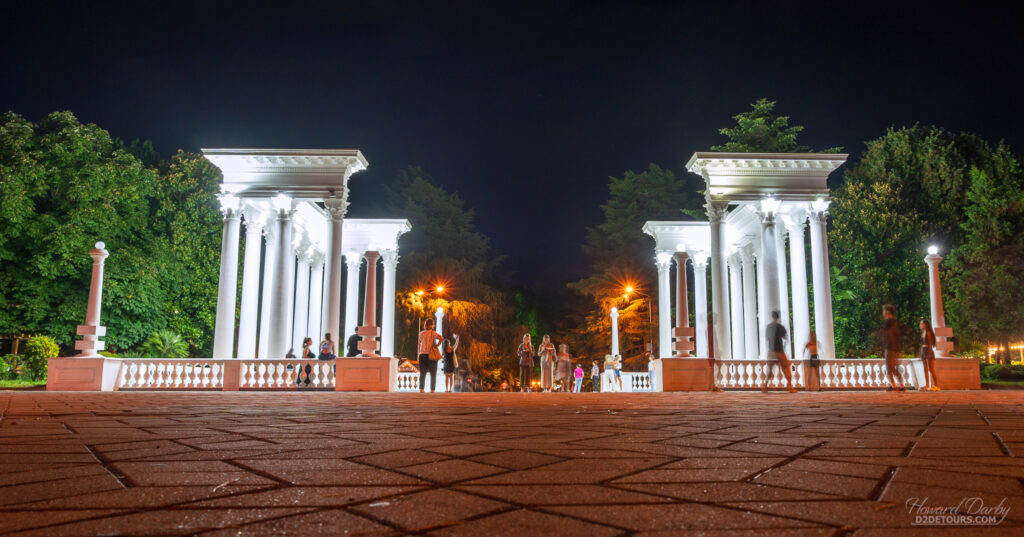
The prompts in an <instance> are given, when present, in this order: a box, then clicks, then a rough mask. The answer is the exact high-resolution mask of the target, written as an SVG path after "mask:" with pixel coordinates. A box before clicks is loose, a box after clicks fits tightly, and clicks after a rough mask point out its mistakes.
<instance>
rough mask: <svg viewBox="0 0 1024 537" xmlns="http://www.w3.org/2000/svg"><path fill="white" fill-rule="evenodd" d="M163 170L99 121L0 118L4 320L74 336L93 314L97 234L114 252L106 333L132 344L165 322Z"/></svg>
mask: <svg viewBox="0 0 1024 537" xmlns="http://www.w3.org/2000/svg"><path fill="white" fill-rule="evenodd" d="M154 179H155V174H154V172H153V171H152V170H148V169H146V168H145V167H144V166H143V165H142V163H140V162H139V161H138V159H136V158H135V157H134V156H133V155H131V154H130V153H128V152H127V151H125V150H124V149H120V148H118V147H117V144H116V143H115V141H114V140H113V139H112V138H111V137H110V135H109V134H108V133H107V132H106V131H104V130H103V129H101V128H99V127H97V126H96V125H92V124H90V125H83V124H81V123H80V122H79V121H78V120H77V119H76V118H75V116H74V115H72V114H71V113H70V112H55V113H53V114H50V115H49V116H47V117H46V118H45V119H43V120H42V121H40V122H39V123H38V124H33V123H31V122H29V121H27V120H25V119H24V118H22V117H21V116H19V115H17V114H14V113H11V112H8V113H6V114H4V115H3V116H2V117H0V198H2V199H3V200H4V201H3V203H2V204H0V207H2V208H0V328H2V329H4V330H6V331H13V332H32V333H43V334H51V335H52V336H54V337H55V339H56V340H57V342H58V343H61V344H65V345H66V344H69V343H70V342H71V340H72V338H73V334H74V329H75V326H76V325H77V324H80V323H81V321H82V319H83V317H84V315H85V304H86V298H87V293H88V287H89V280H90V276H91V266H92V261H91V259H90V258H89V256H88V255H87V252H88V251H89V250H90V249H91V248H92V246H93V243H95V242H96V241H97V240H103V241H104V242H105V243H106V244H107V247H108V248H109V249H110V250H111V251H112V255H111V256H110V258H108V259H107V262H106V267H105V282H104V284H105V285H104V290H103V291H104V310H103V314H104V318H103V324H104V325H106V326H107V327H108V334H109V335H108V336H107V337H106V338H105V339H106V341H107V342H108V345H110V346H112V347H124V346H130V345H133V344H135V343H136V342H138V341H139V340H140V339H141V338H142V337H143V335H144V334H147V333H151V332H152V331H153V330H154V329H156V328H157V327H158V326H159V325H160V323H161V318H162V316H161V311H162V309H163V306H164V303H165V302H166V297H165V294H164V293H163V288H164V287H163V285H162V284H161V281H160V278H159V276H158V274H159V272H160V270H161V268H162V261H161V260H160V259H159V256H158V255H157V254H158V252H157V251H155V249H154V248H153V245H154V241H153V235H152V231H151V228H150V212H149V208H150V206H149V196H150V195H151V193H152V188H153V184H154Z"/></svg>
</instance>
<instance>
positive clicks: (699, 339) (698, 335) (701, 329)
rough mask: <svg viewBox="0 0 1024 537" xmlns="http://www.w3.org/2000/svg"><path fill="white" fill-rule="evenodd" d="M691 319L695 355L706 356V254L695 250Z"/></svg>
mask: <svg viewBox="0 0 1024 537" xmlns="http://www.w3.org/2000/svg"><path fill="white" fill-rule="evenodd" d="M692 263H693V321H694V325H695V326H694V328H695V333H694V342H695V343H696V345H695V346H696V347H697V349H696V351H697V357H699V358H707V357H708V283H707V281H708V274H707V269H708V254H707V252H697V253H695V254H694V256H693V261H692Z"/></svg>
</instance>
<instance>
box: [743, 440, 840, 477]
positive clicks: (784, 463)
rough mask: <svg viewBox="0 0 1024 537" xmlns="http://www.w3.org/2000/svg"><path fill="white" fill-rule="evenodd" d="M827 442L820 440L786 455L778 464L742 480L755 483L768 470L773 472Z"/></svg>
mask: <svg viewBox="0 0 1024 537" xmlns="http://www.w3.org/2000/svg"><path fill="white" fill-rule="evenodd" d="M826 444H828V442H818V443H817V444H815V445H813V446H810V447H808V448H807V449H804V450H802V451H800V452H799V453H796V454H794V455H791V456H789V457H786V458H785V459H783V460H782V461H780V462H778V463H776V464H773V465H771V466H769V467H768V468H765V469H764V470H761V471H760V472H758V473H756V474H754V475H752V476H750V477H745V478H743V479H742V482H745V483H751V484H754V480H755V479H757V478H759V477H761V476H763V475H765V474H767V473H768V472H771V471H772V470H775V469H777V468H781V467H783V466H785V465H787V464H789V463H791V462H793V461H795V460H797V459H799V458H800V457H802V456H804V455H806V454H808V453H810V452H812V451H814V450H816V449H818V448H820V447H822V446H824V445H826Z"/></svg>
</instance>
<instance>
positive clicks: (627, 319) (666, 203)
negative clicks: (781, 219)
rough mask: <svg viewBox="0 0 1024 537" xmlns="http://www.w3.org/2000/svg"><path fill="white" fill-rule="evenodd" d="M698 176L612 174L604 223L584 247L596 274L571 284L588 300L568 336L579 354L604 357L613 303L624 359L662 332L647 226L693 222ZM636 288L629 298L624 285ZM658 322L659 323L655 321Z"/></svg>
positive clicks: (652, 169)
mask: <svg viewBox="0 0 1024 537" xmlns="http://www.w3.org/2000/svg"><path fill="white" fill-rule="evenodd" d="M697 181H698V179H697V178H696V177H691V176H689V175H687V176H684V178H677V177H676V175H675V174H674V173H672V171H671V170H667V169H663V168H661V167H659V166H657V165H655V164H650V165H649V166H648V168H647V170H645V171H643V172H640V173H636V172H633V171H627V172H626V173H625V174H623V176H622V177H621V178H617V177H610V178H609V185H608V188H609V194H610V197H609V200H608V201H607V202H606V203H605V204H604V205H602V206H601V210H602V211H603V213H604V221H603V222H601V223H600V224H598V225H597V226H595V227H593V228H591V229H590V230H588V234H587V241H586V243H585V244H584V246H583V251H584V253H585V254H586V255H587V257H588V259H589V260H590V262H591V267H592V268H591V272H590V275H589V276H587V277H586V278H585V279H583V280H580V281H577V282H574V283H572V284H570V288H572V289H573V290H575V291H576V292H578V293H580V294H582V295H583V296H584V297H586V298H587V300H586V301H585V304H586V305H585V309H586V310H587V311H588V312H589V313H588V314H587V315H586V318H585V321H584V322H583V323H582V324H581V325H578V327H577V328H576V329H575V330H572V331H571V332H569V333H566V334H563V336H564V337H567V338H568V339H569V340H570V342H571V347H572V349H571V350H572V352H573V353H574V354H576V355H585V356H587V357H595V358H600V357H603V356H604V354H606V353H607V352H608V351H607V349H608V346H607V341H608V338H609V337H610V336H609V334H610V331H611V320H610V318H609V316H608V314H609V312H610V310H611V308H612V307H618V308H619V329H620V350H621V351H622V354H623V356H624V357H627V356H630V355H633V356H639V355H641V354H642V353H643V350H644V349H643V342H644V341H645V340H647V341H650V340H651V339H652V338H651V335H652V334H654V333H656V330H655V328H654V326H655V324H656V323H657V314H656V313H654V312H653V311H652V310H653V302H654V301H655V299H654V297H653V295H654V294H655V292H654V289H655V283H656V281H655V278H656V274H655V267H654V261H653V257H654V252H653V246H652V244H651V238H650V237H648V236H647V235H644V233H643V231H642V228H643V225H644V223H645V222H647V221H648V220H687V219H689V218H688V217H687V216H686V215H685V214H684V210H685V209H696V208H698V207H700V204H701V200H700V198H699V197H698V196H697V194H696V190H697V186H698V185H697ZM627 286H631V287H633V288H634V292H633V293H632V294H630V295H629V296H628V297H627V296H625V295H626V293H625V292H624V289H625V288H626V287H627ZM652 321H653V322H652Z"/></svg>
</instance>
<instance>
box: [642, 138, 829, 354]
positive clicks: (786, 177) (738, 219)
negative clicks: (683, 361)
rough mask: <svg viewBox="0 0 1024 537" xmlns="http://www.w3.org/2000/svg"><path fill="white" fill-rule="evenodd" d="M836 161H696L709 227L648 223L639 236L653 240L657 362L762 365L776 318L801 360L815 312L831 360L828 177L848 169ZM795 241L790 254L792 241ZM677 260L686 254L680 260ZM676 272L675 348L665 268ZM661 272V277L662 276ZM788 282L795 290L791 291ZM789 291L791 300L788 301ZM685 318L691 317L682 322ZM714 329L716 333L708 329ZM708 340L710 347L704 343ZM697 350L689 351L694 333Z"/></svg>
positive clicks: (699, 156)
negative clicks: (690, 279)
mask: <svg viewBox="0 0 1024 537" xmlns="http://www.w3.org/2000/svg"><path fill="white" fill-rule="evenodd" d="M846 158H847V155H845V154H837V153H695V154H694V155H693V157H691V158H690V161H689V162H688V163H687V166H686V167H687V169H688V170H689V171H690V172H692V173H696V174H699V175H700V176H701V177H702V178H703V179H704V181H705V183H706V186H707V190H706V196H707V204H706V208H707V211H708V222H647V224H646V225H645V226H644V228H643V230H644V232H645V233H647V234H648V235H650V236H652V237H653V238H654V240H655V255H654V259H655V262H656V263H657V266H658V272H659V276H660V277H659V279H658V283H659V290H658V291H659V292H658V296H659V304H658V307H659V311H661V312H662V315H659V323H660V330H659V334H661V338H660V344H659V349H660V350H659V356H660V357H662V358H670V357H683V356H688V355H689V349H695V350H696V352H697V357H699V358H714V359H717V360H728V359H758V358H760V359H764V358H765V357H766V336H765V327H766V326H767V324H768V323H770V322H771V312H772V311H779V312H780V316H781V323H782V324H783V325H784V326H785V327H786V330H787V332H789V334H790V335H791V337H790V339H791V342H792V343H791V346H790V347H788V348H787V354H788V355H789V356H790V357H793V356H794V354H795V355H796V356H797V357H799V355H800V353H801V351H802V350H803V348H804V345H805V344H806V343H807V342H808V338H809V332H810V330H811V329H812V326H811V323H810V320H811V312H812V311H813V315H814V317H813V319H814V325H813V328H814V330H815V331H816V336H817V340H818V341H819V342H820V345H819V355H820V357H821V358H822V359H834V358H836V355H835V337H834V332H833V326H832V298H831V290H830V287H829V286H830V283H829V263H828V242H827V238H826V234H825V226H826V218H827V215H828V205H829V190H828V186H827V184H826V180H827V179H828V176H829V174H831V173H832V172H833V171H835V170H836V169H837V168H838V167H839V166H841V165H842V164H843V163H844V162H846ZM808 224H809V225H810V230H811V233H810V241H811V245H810V250H811V259H810V266H811V272H812V275H813V278H812V282H813V297H814V307H813V310H812V309H811V304H810V302H809V300H808V293H807V266H806V263H807V260H806V255H805V248H806V247H807V246H806V242H805V229H806V228H807V226H808ZM787 236H788V238H789V255H788V256H787V251H786V238H787ZM680 253H682V254H685V255H679V254H680ZM669 260H675V267H676V271H677V278H676V280H677V283H676V288H677V293H676V296H677V304H676V310H677V319H676V323H675V327H676V332H675V333H674V334H675V340H676V341H675V342H672V341H670V338H669V334H670V333H672V332H671V330H672V326H671V321H670V319H668V315H667V314H668V312H670V311H672V305H671V304H670V303H669V297H670V296H671V295H672V293H671V291H670V290H669V289H668V287H669V285H670V282H671V278H669V277H668V275H667V272H668V267H667V266H666V265H667V261H669ZM687 260H689V261H690V263H692V265H693V267H694V275H695V278H696V281H695V282H694V291H695V295H703V296H695V297H694V304H695V308H694V310H693V312H694V319H695V324H696V327H695V330H693V331H692V332H690V331H679V330H678V328H679V327H688V326H689V318H688V317H689V315H688V314H686V313H679V312H686V311H687V309H688V305H680V304H678V300H680V298H682V300H687V298H686V297H687V294H686V292H685V288H686V281H687V278H686V262H687ZM706 265H710V268H711V311H710V316H709V314H708V312H707V302H706V300H707V299H706V292H707V291H706V285H705V281H704V278H705V276H704V267H705V266H706ZM663 273H665V275H664V276H662V274H663ZM790 282H792V284H791V285H790ZM790 291H792V292H790ZM681 315H686V317H687V318H682V319H680V318H679V317H680V316H681ZM709 323H710V325H711V326H710V330H709ZM709 332H710V333H711V334H712V338H711V341H710V343H708V342H706V341H704V340H703V337H702V336H703V335H705V334H708V333H709ZM691 333H692V334H694V335H695V337H696V340H697V341H696V342H695V343H696V344H694V343H691V342H690V337H691V336H690V334H691Z"/></svg>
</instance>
